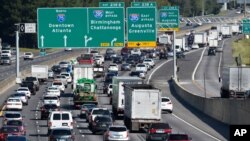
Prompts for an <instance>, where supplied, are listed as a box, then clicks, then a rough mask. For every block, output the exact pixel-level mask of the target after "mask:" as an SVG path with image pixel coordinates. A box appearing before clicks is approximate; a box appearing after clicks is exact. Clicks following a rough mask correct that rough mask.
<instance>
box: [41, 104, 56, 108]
mask: <svg viewBox="0 0 250 141" xmlns="http://www.w3.org/2000/svg"><path fill="white" fill-rule="evenodd" d="M44 108H45V109H56V108H57V106H56V105H54V104H49V105H47V104H46V105H44Z"/></svg>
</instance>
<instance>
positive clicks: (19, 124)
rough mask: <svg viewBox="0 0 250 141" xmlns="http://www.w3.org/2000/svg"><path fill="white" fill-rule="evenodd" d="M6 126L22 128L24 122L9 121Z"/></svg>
mask: <svg viewBox="0 0 250 141" xmlns="http://www.w3.org/2000/svg"><path fill="white" fill-rule="evenodd" d="M6 125H10V126H22V121H20V120H9V121H7V123H6Z"/></svg>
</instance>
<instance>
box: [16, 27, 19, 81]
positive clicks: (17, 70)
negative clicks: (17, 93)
mask: <svg viewBox="0 0 250 141" xmlns="http://www.w3.org/2000/svg"><path fill="white" fill-rule="evenodd" d="M19 77H20V76H19V31H18V30H17V31H16V78H19Z"/></svg>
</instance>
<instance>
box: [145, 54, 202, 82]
mask: <svg viewBox="0 0 250 141" xmlns="http://www.w3.org/2000/svg"><path fill="white" fill-rule="evenodd" d="M198 50H199V49H198ZM198 50H197V49H196V50H191V51H189V52H186V53H185V55H186V54H190V53H193V52H196V51H198ZM172 60H173V59H169V60H167V61H166V62H164V63H162V64H160V65H159V66H158V67H157V68H155V69H154V70H153V71H152V72H151V73H150V75H149V77H148V80H147V84H149V81H150V79H151V77H152V76H153V74H154V73H155V72H156V71H157V70H158V69H159V68H160V67H162V66H163V65H165V64H166V63H168V62H170V61H172Z"/></svg>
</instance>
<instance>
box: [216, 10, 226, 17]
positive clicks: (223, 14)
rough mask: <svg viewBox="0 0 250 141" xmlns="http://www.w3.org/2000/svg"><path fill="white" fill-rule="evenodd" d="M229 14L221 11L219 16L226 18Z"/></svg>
mask: <svg viewBox="0 0 250 141" xmlns="http://www.w3.org/2000/svg"><path fill="white" fill-rule="evenodd" d="M226 14H227V11H221V12H220V13H219V14H218V15H219V16H225V15H226Z"/></svg>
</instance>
